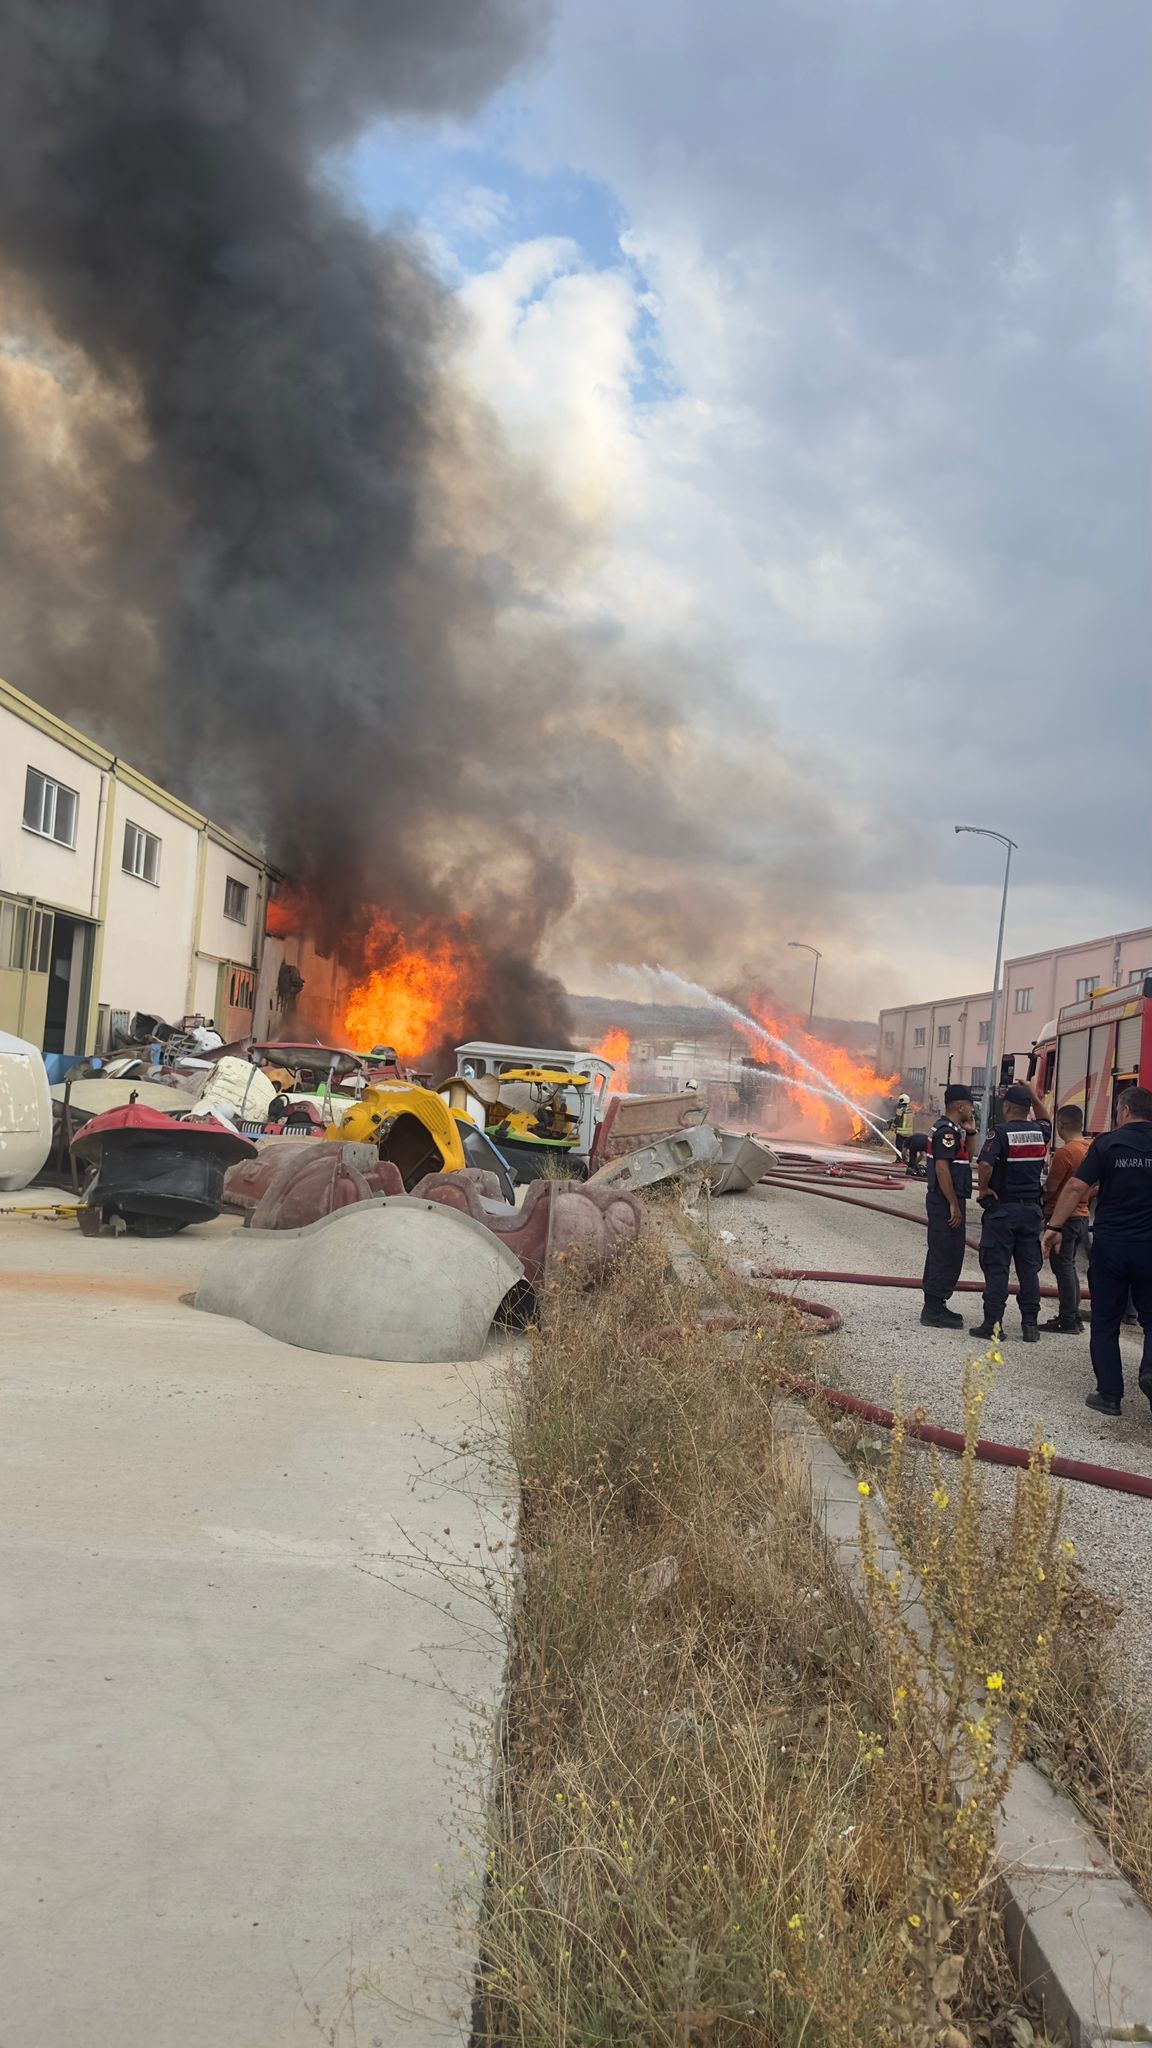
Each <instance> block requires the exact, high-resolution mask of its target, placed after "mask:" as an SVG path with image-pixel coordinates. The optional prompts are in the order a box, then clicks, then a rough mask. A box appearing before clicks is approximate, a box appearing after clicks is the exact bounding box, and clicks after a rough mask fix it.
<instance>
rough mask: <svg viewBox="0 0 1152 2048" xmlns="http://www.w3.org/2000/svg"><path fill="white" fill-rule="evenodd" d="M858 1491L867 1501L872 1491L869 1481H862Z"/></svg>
mask: <svg viewBox="0 0 1152 2048" xmlns="http://www.w3.org/2000/svg"><path fill="white" fill-rule="evenodd" d="M856 1491H857V1493H858V1494H859V1495H860V1496H861V1498H862V1499H863V1500H867V1498H868V1496H869V1494H870V1493H871V1491H872V1488H871V1487H870V1486H869V1484H868V1481H867V1480H866V1479H862V1480H861V1481H860V1484H859V1485H858V1487H857V1488H856Z"/></svg>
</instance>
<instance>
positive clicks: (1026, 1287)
mask: <svg viewBox="0 0 1152 2048" xmlns="http://www.w3.org/2000/svg"><path fill="white" fill-rule="evenodd" d="M1001 1105H1002V1107H1001V1115H1002V1117H1003V1122H1002V1123H997V1124H995V1125H994V1126H993V1128H992V1129H991V1130H990V1131H989V1133H988V1136H987V1138H986V1140H985V1142H984V1148H983V1150H982V1152H981V1154H980V1158H979V1162H978V1164H977V1168H976V1171H977V1176H978V1178H979V1182H980V1194H979V1203H980V1207H981V1209H982V1210H983V1212H984V1223H983V1227H982V1229H981V1232H980V1264H981V1267H982V1269H983V1273H984V1320H983V1322H980V1323H973V1325H972V1335H973V1336H974V1337H994V1336H995V1335H996V1334H997V1330H998V1328H999V1327H1000V1326H1002V1324H1003V1319H1004V1310H1005V1308H1006V1307H1007V1305H1008V1274H1009V1269H1010V1267H1011V1266H1012V1264H1013V1262H1014V1263H1015V1266H1016V1278H1017V1280H1018V1281H1019V1283H1020V1294H1019V1302H1020V1321H1021V1324H1022V1326H1023V1327H1022V1330H1021V1335H1022V1336H1023V1339H1024V1342H1025V1343H1026V1344H1038V1343H1039V1341H1040V1329H1039V1322H1040V1273H1041V1269H1042V1267H1043V1264H1044V1260H1043V1255H1042V1253H1041V1250H1040V1235H1041V1232H1042V1231H1043V1229H1044V1211H1043V1208H1042V1206H1041V1196H1042V1190H1043V1186H1044V1162H1045V1160H1046V1158H1047V1156H1048V1147H1049V1145H1050V1144H1051V1142H1052V1126H1051V1124H1050V1123H1049V1122H1048V1120H1047V1118H1046V1117H1045V1116H1044V1113H1043V1112H1044V1104H1043V1101H1042V1100H1041V1098H1040V1096H1039V1095H1038V1094H1037V1093H1036V1090H1035V1088H1034V1087H1033V1086H1032V1084H1031V1082H1030V1081H1013V1083H1012V1085H1011V1086H1010V1087H1008V1088H1006V1089H1005V1090H1004V1093H1003V1095H1002V1097H1001ZM1033 1112H1035V1114H1034V1115H1033Z"/></svg>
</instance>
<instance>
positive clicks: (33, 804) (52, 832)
mask: <svg viewBox="0 0 1152 2048" xmlns="http://www.w3.org/2000/svg"><path fill="white" fill-rule="evenodd" d="M78 801H79V799H78V797H77V795H76V791H75V790H74V789H67V788H65V786H64V784H63V783H62V782H53V781H52V780H51V779H50V777H48V776H47V775H41V773H40V770H39V769H38V768H30V769H29V770H28V773H27V775H26V777H25V780H24V829H25V831H26V832H38V833H39V834H40V837H41V838H42V839H55V840H58V841H59V843H60V845H61V846H75V844H76V805H77V803H78Z"/></svg>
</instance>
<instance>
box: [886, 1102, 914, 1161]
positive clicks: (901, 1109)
mask: <svg viewBox="0 0 1152 2048" xmlns="http://www.w3.org/2000/svg"><path fill="white" fill-rule="evenodd" d="M888 1129H889V1130H890V1131H891V1133H892V1135H893V1137H894V1138H895V1140H896V1150H897V1151H898V1152H899V1154H900V1157H901V1159H902V1160H903V1161H904V1164H905V1166H907V1165H908V1164H909V1140H910V1138H911V1136H912V1097H911V1096H910V1095H898V1096H897V1097H896V1107H895V1109H894V1110H893V1112H892V1115H891V1116H890V1117H889V1119H888Z"/></svg>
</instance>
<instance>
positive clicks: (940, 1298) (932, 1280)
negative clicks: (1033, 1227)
mask: <svg viewBox="0 0 1152 2048" xmlns="http://www.w3.org/2000/svg"><path fill="white" fill-rule="evenodd" d="M975 1129H976V1112H975V1110H974V1109H973V1107H972V1091H971V1089H970V1088H965V1087H963V1086H961V1085H960V1084H959V1083H957V1085H956V1086H955V1087H952V1088H946V1089H945V1090H944V1114H943V1116H942V1117H940V1118H938V1120H937V1122H936V1124H935V1125H934V1127H933V1131H932V1136H931V1140H930V1144H931V1151H932V1164H931V1167H930V1169H929V1178H928V1188H927V1192H926V1194H925V1197H924V1200H925V1205H926V1207H927V1210H928V1254H927V1257H926V1258H925V1260H924V1282H923V1285H924V1306H923V1308H922V1309H921V1311H920V1321H921V1322H922V1323H927V1325H928V1327H929V1329H932V1330H962V1329H963V1328H964V1318H963V1316H961V1315H957V1313H956V1311H955V1309H951V1308H949V1307H947V1301H948V1297H949V1295H950V1294H951V1292H952V1289H953V1288H954V1287H955V1285H956V1282H957V1280H958V1279H959V1278H960V1270H961V1268H962V1266H963V1264H964V1252H965V1248H966V1247H965V1237H964V1222H965V1215H966V1208H965V1205H966V1203H967V1201H968V1197H969V1196H970V1195H971V1193H972V1156H971V1152H970V1150H969V1138H970V1136H971V1135H972V1133H974V1131H975Z"/></svg>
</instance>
